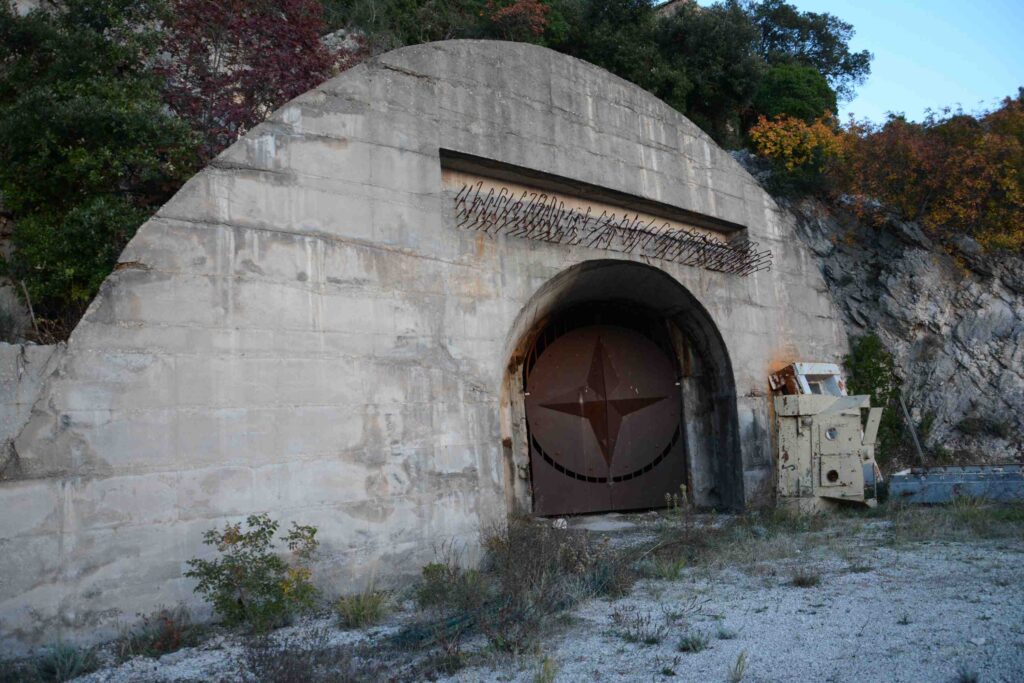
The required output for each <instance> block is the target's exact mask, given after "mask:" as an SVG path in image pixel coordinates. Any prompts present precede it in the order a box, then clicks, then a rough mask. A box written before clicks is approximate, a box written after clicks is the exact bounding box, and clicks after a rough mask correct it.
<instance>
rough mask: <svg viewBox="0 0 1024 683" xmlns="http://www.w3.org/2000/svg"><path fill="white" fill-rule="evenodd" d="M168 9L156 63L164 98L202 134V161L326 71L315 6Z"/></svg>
mask: <svg viewBox="0 0 1024 683" xmlns="http://www.w3.org/2000/svg"><path fill="white" fill-rule="evenodd" d="M171 9H172V12H171V17H170V20H169V22H168V23H167V25H166V26H165V27H164V40H163V44H162V48H163V51H164V54H165V58H164V59H163V60H162V62H161V65H160V72H161V73H162V74H163V75H164V76H165V77H166V79H167V82H166V85H165V91H164V92H165V98H166V101H167V103H168V105H169V106H170V107H171V109H172V110H173V111H174V113H176V114H177V115H178V116H180V117H181V118H183V119H184V120H186V121H188V122H189V123H190V124H191V126H192V127H193V128H194V129H196V130H198V131H202V133H203V135H204V137H205V141H204V144H203V148H202V152H203V158H204V159H210V158H212V157H213V156H215V155H216V154H217V153H218V152H220V151H221V150H222V149H224V148H225V147H227V146H228V145H230V144H231V143H232V142H234V141H235V140H236V139H237V138H238V137H239V136H241V135H242V134H243V133H245V131H246V130H248V129H250V128H252V127H253V126H255V125H256V124H257V123H259V122H260V121H262V120H264V119H265V118H266V117H267V115H268V114H269V113H270V112H271V111H273V110H274V109H276V108H277V107H279V106H281V105H282V104H284V103H285V102H287V101H288V100H290V99H292V98H293V97H296V96H297V95H300V94H302V93H303V92H305V91H307V90H309V89H310V88H312V87H313V86H315V85H317V84H319V83H320V82H321V81H323V80H324V79H326V78H327V77H328V76H329V75H330V73H331V68H332V62H333V60H332V57H331V55H330V53H329V52H328V51H327V49H326V48H325V47H324V46H323V45H322V44H321V42H320V36H321V34H322V33H323V32H324V31H325V26H324V23H323V14H322V8H321V5H320V3H319V2H316V1H315V0H275V1H274V2H270V1H269V0H260V1H258V2H250V1H249V0H224V1H223V2H214V3H211V2H206V0H171Z"/></svg>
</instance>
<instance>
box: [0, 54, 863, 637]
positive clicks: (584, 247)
mask: <svg viewBox="0 0 1024 683" xmlns="http://www.w3.org/2000/svg"><path fill="white" fill-rule="evenodd" d="M446 152H450V153H456V154H457V155H458V156H460V157H461V158H462V159H463V160H465V159H467V158H476V159H483V160H485V161H486V162H487V164H492V165H493V166H494V168H490V167H487V168H479V169H478V170H479V171H480V172H481V175H484V176H486V173H487V172H492V171H494V170H495V169H500V170H502V173H505V174H506V175H505V176H504V177H500V178H495V177H494V176H493V175H492V176H486V177H491V178H492V179H494V180H495V182H498V183H510V182H513V181H514V178H518V177H521V179H522V180H523V182H527V181H530V180H531V179H533V178H534V177H536V176H530V177H527V175H521V174H520V171H523V170H528V171H531V172H536V173H539V174H541V175H542V176H543V177H544V178H546V179H547V180H550V181H552V182H554V181H556V180H557V186H556V188H555V189H557V191H559V192H562V193H565V194H570V195H573V196H576V197H577V198H579V199H580V200H581V201H583V202H585V203H591V204H594V205H595V206H596V205H598V204H600V203H602V202H604V203H608V202H612V203H614V202H619V204H617V205H616V206H618V207H620V208H621V209H622V210H628V211H645V210H646V209H645V208H643V207H648V208H651V207H655V206H656V207H660V208H661V209H665V208H668V209H671V211H669V212H668V213H669V215H667V216H664V217H665V218H666V219H671V220H676V219H674V218H672V216H673V215H676V216H679V217H681V218H680V220H683V219H685V218H686V217H691V218H693V217H695V216H696V217H703V218H706V219H708V221H698V223H705V222H710V223H711V224H713V225H726V224H728V225H731V226H734V227H735V231H734V233H732V234H736V233H739V232H745V235H741V236H745V237H746V238H748V239H750V240H752V241H754V242H757V243H758V244H759V247H758V248H759V249H767V250H771V252H772V254H773V265H772V268H771V270H770V271H761V272H756V273H753V274H750V275H749V277H740V276H739V275H735V274H728V273H722V272H713V271H711V270H706V269H703V268H699V267H696V266H691V265H684V264H681V263H674V262H670V261H662V260H657V259H656V258H655V257H650V258H651V261H652V263H654V264H655V266H656V267H655V266H645V265H642V264H639V262H640V261H641V259H642V258H645V257H643V256H641V255H640V254H638V253H626V252H622V251H620V252H613V251H610V250H608V249H604V248H601V247H600V246H591V245H589V244H582V243H578V244H574V245H568V244H557V243H553V242H545V241H538V240H531V239H525V238H517V237H513V236H500V237H495V236H494V235H491V234H485V233H484V232H481V231H478V230H469V229H461V228H460V227H458V225H457V222H456V221H455V220H453V218H454V211H455V207H454V197H455V191H453V186H452V184H450V183H449V182H448V180H449V179H450V178H451V174H452V172H453V167H451V166H450V165H449V166H446V165H445V164H446V162H450V160H451V159H452V158H453V157H452V156H451V155H450V154H448V155H447V158H446ZM454 170H458V169H454ZM463 170H465V169H463ZM508 173H512V174H513V176H514V178H513V179H512V180H510V179H509V176H508V175H507V174H508ZM594 188H598V189H600V190H602V191H608V193H607V194H606V195H605V194H599V195H594V194H593V193H591V190H593V189H594ZM456 191H457V190H456ZM659 215H660V214H659ZM723 234H724V233H723ZM627 261H628V262H631V263H629V264H626V263H625V262H627ZM575 264H581V265H580V266H579V267H574V265H575ZM587 264H590V265H587ZM602 281H604V282H602ZM610 282H614V283H617V284H616V286H615V287H616V288H617V289H619V290H620V291H619V292H618V294H619V295H621V294H622V293H623V292H625V293H626V294H628V295H629V296H633V297H639V298H641V299H643V301H644V303H645V305H648V306H651V307H656V308H658V309H659V310H660V311H662V314H663V315H664V316H665V317H673V318H675V319H678V320H680V323H679V326H683V327H686V328H687V330H688V333H689V338H690V341H691V346H692V347H693V349H694V350H695V354H694V356H695V357H701V358H708V359H711V361H709V365H713V371H712V372H711V374H710V375H709V379H710V378H712V377H713V378H717V379H716V380H715V381H717V382H718V384H717V386H719V387H720V390H719V393H720V394H721V395H722V398H721V399H720V400H717V399H716V401H715V405H716V406H720V408H718V409H716V410H715V411H709V413H708V414H709V415H711V416H716V417H717V416H724V417H720V419H724V420H726V422H727V425H726V429H725V430H724V433H726V434H728V435H729V437H728V442H727V443H724V444H723V446H722V449H723V451H727V452H728V454H729V455H728V457H730V458H739V459H741V460H742V468H741V470H742V475H740V474H739V473H735V474H734V476H742V485H736V486H733V487H731V490H732V491H733V492H734V495H733V496H732V497H733V498H742V501H741V502H743V503H745V504H747V505H758V504H761V503H763V502H766V501H767V500H769V499H770V495H771V490H772V466H771V440H770V436H769V433H768V424H769V410H768V399H767V396H766V394H767V379H766V376H767V373H768V372H769V371H771V370H772V369H776V368H777V367H778V364H779V363H784V362H785V361H789V360H793V359H795V356H799V357H801V358H805V359H806V358H813V359H815V360H822V361H838V360H839V359H840V358H841V357H842V354H843V352H844V350H845V336H844V333H843V331H842V325H841V323H840V322H839V319H838V316H837V315H836V312H835V309H834V307H833V306H832V303H831V301H830V299H829V298H828V294H827V288H826V286H825V283H824V281H823V279H822V277H821V275H820V273H819V272H818V269H817V265H816V263H815V261H814V259H813V256H812V255H811V254H810V252H808V251H807V249H806V248H805V247H804V246H803V245H802V243H801V242H800V240H799V239H798V238H797V237H796V235H795V233H794V230H793V225H792V223H791V222H790V220H789V219H788V218H786V216H785V214H783V213H782V212H781V211H780V210H779V208H778V207H777V206H776V204H775V203H774V202H773V201H772V199H771V198H770V197H769V196H768V195H767V194H766V193H765V192H764V190H763V189H762V188H761V187H760V186H759V185H758V183H757V182H756V181H755V180H754V179H753V178H751V177H750V176H749V175H748V174H747V173H745V172H744V171H743V169H742V168H741V167H740V166H739V164H737V163H736V162H735V160H733V159H732V157H731V156H730V155H729V154H728V153H727V152H725V151H724V150H722V149H719V148H718V147H717V146H716V145H715V144H714V142H713V141H712V140H711V139H710V138H708V137H707V136H706V135H704V134H703V133H702V132H701V131H700V130H699V129H698V128H697V127H696V126H694V124H693V123H692V122H690V121H688V120H687V119H686V118H685V117H684V116H683V115H681V114H680V113H678V112H676V111H674V110H672V109H671V108H670V107H669V106H668V105H666V104H665V103H663V102H661V101H659V100H657V99H656V98H655V97H654V96H652V95H651V94H649V93H646V92H644V91H643V90H641V89H640V88H638V87H636V86H635V85H632V84H630V83H627V82H626V81H624V80H622V79H620V78H617V77H615V76H613V75H611V74H609V73H608V72H606V71H604V70H602V69H600V68H598V67H596V66H594V65H592V64H587V63H585V62H582V61H580V60H578V59H574V58H572V57H568V56H566V55H562V54H558V53H556V52H554V51H551V50H548V49H546V48H542V47H538V46H534V45H526V44H518V43H508V42H496V41H450V42H441V43H431V44H426V45H417V46H411V47H407V48H402V49H400V50H395V51H394V52H390V53H387V54H383V55H380V56H378V57H375V58H374V59H372V60H369V61H367V62H366V63H364V64H362V65H360V66H358V67H355V68H353V69H350V70H349V71H346V72H345V73H343V74H340V75H339V76H337V77H335V78H333V79H331V80H330V81H327V82H325V83H323V84H321V85H320V86H318V87H316V88H314V89H313V90H311V91H309V92H307V93H305V94H303V95H301V96H300V97H298V98H296V99H294V100H293V101H291V102H289V103H288V104H286V105H285V106H283V107H282V108H281V109H279V110H278V111H277V112H275V113H274V114H273V115H272V116H271V117H270V119H269V120H268V121H266V122H265V123H263V124H260V125H259V126H256V127H255V128H254V129H253V130H251V131H249V132H248V133H247V134H246V135H245V136H244V137H243V138H242V139H240V140H239V141H238V142H236V143H235V144H234V145H232V146H231V147H230V148H229V149H227V150H225V151H224V152H223V153H222V154H221V155H220V156H219V157H218V158H217V159H216V160H214V162H213V163H211V164H210V166H209V167H207V168H206V169H204V170H203V171H202V172H201V173H199V174H197V175H196V176H195V177H193V178H192V179H191V180H189V182H188V183H186V184H185V186H184V187H182V188H181V190H180V191H179V192H178V193H177V194H176V195H175V196H174V197H173V198H172V199H171V200H170V201H169V202H168V203H167V204H166V205H165V206H164V207H162V208H161V209H160V211H159V212H157V214H156V215H155V216H154V217H153V218H152V219H150V220H149V221H147V222H146V223H145V224H144V225H143V226H142V227H141V228H140V229H139V231H138V233H137V234H136V235H135V237H134V238H133V239H132V241H131V243H130V244H129V245H128V246H127V248H126V249H125V251H124V252H123V253H122V255H121V258H120V264H119V266H118V267H117V268H116V269H115V271H114V272H113V273H112V274H111V275H110V276H109V277H108V278H107V280H106V281H105V283H104V285H103V287H102V288H101V291H100V293H99V295H98V296H97V298H96V300H95V301H94V302H93V303H92V304H91V305H90V307H89V310H88V311H87V313H86V315H85V316H84V317H83V319H82V321H81V323H80V324H79V325H78V327H77V328H76V329H75V331H74V333H73V334H72V337H71V339H70V341H69V343H68V345H67V349H66V351H63V352H54V353H53V354H52V357H51V359H50V360H48V361H47V366H46V372H45V373H43V372H41V373H40V376H39V377H37V378H36V379H38V380H39V385H38V386H37V387H36V390H34V393H33V397H34V398H33V399H31V410H30V411H29V410H28V409H26V410H25V411H24V412H26V413H29V414H27V415H26V416H25V419H24V420H21V421H19V422H18V424H17V425H16V426H15V427H13V428H11V429H10V430H9V433H7V434H4V436H5V437H6V438H8V439H9V440H10V441H11V442H12V443H13V446H14V448H13V451H12V452H14V453H15V454H16V458H13V459H10V458H9V461H10V462H13V463H14V466H12V467H8V468H6V469H5V470H4V473H3V476H4V478H3V479H2V480H0V508H2V509H5V510H16V511H18V513H17V514H13V515H10V516H8V517H7V518H5V519H4V520H3V521H4V524H3V531H2V538H0V542H3V543H5V544H6V545H4V546H3V547H4V548H8V549H12V551H11V552H3V553H0V575H3V576H6V577H10V579H11V580H10V581H8V582H7V583H6V584H5V585H4V586H3V588H2V589H0V647H3V648H8V649H10V650H11V651H16V650H18V649H20V648H24V647H27V646H31V645H33V644H40V643H44V642H46V641H48V640H53V639H55V638H57V637H61V638H65V639H68V640H76V639H77V640H91V639H92V640H94V639H97V638H102V637H107V636H114V635H116V633H117V629H118V626H119V623H118V621H119V619H120V617H119V616H118V615H132V614H136V613H140V612H141V613H147V612H150V611H152V610H153V609H155V608H156V607H157V606H159V605H161V604H163V605H167V604H175V603H177V602H179V601H186V602H190V603H192V605H193V606H196V604H197V603H198V598H197V597H196V596H195V595H194V594H193V591H192V589H193V584H192V582H191V581H189V580H187V579H185V578H183V576H182V570H183V569H184V568H185V566H186V565H185V562H186V560H187V559H189V558H191V557H195V556H197V555H199V554H200V553H203V552H205V551H206V549H205V548H204V547H203V545H202V542H201V538H202V532H203V531H204V530H206V529H209V528H211V527H214V526H221V525H222V524H223V523H224V522H226V521H233V520H236V519H241V518H244V517H245V516H246V515H248V514H252V513H257V512H268V513H270V514H272V515H273V516H275V517H276V518H278V519H279V520H280V521H281V522H282V524H284V525H285V526H287V525H288V523H289V522H291V521H298V522H301V523H305V524H313V525H316V526H318V527H319V529H320V536H319V537H320V538H322V539H323V543H324V553H323V554H322V558H323V562H322V563H321V565H320V566H319V567H318V574H317V575H318V579H319V580H320V581H321V582H322V583H323V584H324V585H325V586H326V587H329V588H330V589H331V590H332V591H346V590H356V589H358V588H360V587H361V586H362V585H364V583H365V581H366V580H367V578H368V577H370V576H376V577H377V578H378V579H380V580H382V581H383V580H385V579H387V578H388V577H392V578H394V577H397V576H400V575H401V574H403V573H405V574H409V573H415V572H417V571H418V569H419V567H421V566H422V565H423V564H425V563H426V562H429V561H431V560H432V559H434V552H433V549H434V548H435V547H436V545H437V544H438V542H442V541H448V540H451V539H458V540H459V541H460V542H462V543H464V544H467V545H470V544H474V543H476V544H478V543H479V537H480V530H481V529H484V528H487V527H488V526H489V525H490V524H492V523H493V522H495V521H497V520H499V519H500V518H502V517H503V516H504V515H506V514H507V511H508V507H507V505H506V500H505V498H504V496H505V495H506V493H507V489H509V488H513V489H514V486H511V487H510V486H508V485H507V484H508V482H509V481H512V482H513V483H514V484H515V482H518V481H519V480H518V478H517V476H518V475H517V473H516V472H515V471H514V470H509V471H505V469H506V467H508V466H509V465H511V464H514V463H513V461H512V460H511V459H510V458H508V457H505V458H503V449H505V448H506V446H505V441H506V440H508V441H509V446H508V448H509V449H510V448H511V436H510V435H511V434H512V431H511V429H510V428H508V427H509V426H508V425H505V424H503V422H508V421H509V419H510V418H509V416H508V411H505V410H503V409H502V401H503V396H504V395H505V394H507V392H504V389H503V385H504V384H505V379H504V377H505V374H504V371H505V369H506V368H507V366H508V364H509V359H510V358H512V357H513V356H514V355H515V354H514V351H515V347H516V345H517V344H518V343H519V342H520V340H522V339H524V338H526V337H525V336H524V335H525V334H526V333H527V332H528V331H529V328H530V326H531V325H532V324H534V323H535V322H538V321H539V320H540V319H542V318H543V316H544V315H545V314H546V312H551V311H557V310H558V305H559V304H558V303H557V302H558V301H561V302H562V303H563V304H565V303H568V302H571V301H573V300H574V299H576V298H580V297H582V298H586V297H595V296H610V295H613V294H616V292H611V291H609V288H610V287H611V285H609V283H610ZM677 285H678V286H677ZM680 287H681V288H682V290H681V289H680ZM683 291H685V292H687V293H688V295H686V294H683V293H682V292H683ZM640 292H643V294H642V295H641V294H640ZM708 320H710V321H712V322H713V326H712V325H710V324H708V323H707V321H708ZM684 323H685V324H684ZM509 330H513V332H512V333H511V335H510V336H509V337H508V338H506V334H507V333H509ZM723 349H724V351H723ZM58 356H59V358H58ZM42 375H45V376H42ZM730 378H731V379H730ZM732 387H735V388H734V389H733V388H732ZM503 392H504V393H503ZM9 393H10V394H14V393H16V392H14V391H13V390H12V391H11V392H9ZM712 393H714V392H712ZM729 395H734V398H735V400H734V402H733V405H731V406H727V405H726V404H727V403H728V401H726V400H725V398H724V397H726V396H729ZM21 400H25V399H21ZM737 433H738V436H735V435H736V434H737ZM734 442H735V443H734ZM730 462H732V460H730ZM513 502H514V496H513ZM732 503H733V504H736V503H737V501H732Z"/></svg>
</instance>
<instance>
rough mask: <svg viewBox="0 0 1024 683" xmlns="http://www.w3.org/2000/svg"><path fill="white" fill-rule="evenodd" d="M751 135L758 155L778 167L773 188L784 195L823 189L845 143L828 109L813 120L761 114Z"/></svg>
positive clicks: (841, 154)
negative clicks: (821, 115)
mask: <svg viewBox="0 0 1024 683" xmlns="http://www.w3.org/2000/svg"><path fill="white" fill-rule="evenodd" d="M749 135H750V139H751V142H753V143H754V149H755V151H756V152H757V154H758V155H759V156H761V157H764V158H766V159H769V160H771V162H772V164H773V165H774V166H775V174H774V175H773V176H772V179H771V183H772V185H773V187H772V188H771V189H772V190H773V191H776V192H778V193H781V194H792V193H800V192H808V191H817V190H821V189H823V188H824V186H825V184H826V182H827V180H828V177H829V174H830V172H831V169H832V167H833V166H834V165H835V163H836V162H837V161H838V160H839V159H841V158H842V157H843V153H844V146H845V142H846V138H844V136H843V134H842V132H841V131H840V130H839V128H838V126H837V125H836V121H835V118H834V117H833V116H832V115H831V114H830V113H827V112H826V114H825V116H823V117H821V118H818V119H816V120H814V121H811V122H810V123H808V122H807V121H804V120H803V119H798V118H796V117H793V116H778V117H775V118H774V119H771V120H769V119H767V118H766V117H764V116H761V117H759V118H758V121H757V123H756V124H755V125H754V126H753V127H752V128H751V129H750V132H749Z"/></svg>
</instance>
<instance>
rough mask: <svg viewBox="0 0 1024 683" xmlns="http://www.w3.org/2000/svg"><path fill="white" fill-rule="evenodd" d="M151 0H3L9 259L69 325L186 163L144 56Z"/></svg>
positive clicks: (1, 109) (40, 308)
mask: <svg viewBox="0 0 1024 683" xmlns="http://www.w3.org/2000/svg"><path fill="white" fill-rule="evenodd" d="M162 9H163V5H162V3H160V2H158V1H157V0H150V1H148V2H132V1H130V0H68V1H67V2H62V3H53V4H44V5H42V6H41V8H40V9H37V10H33V11H32V12H29V13H28V14H27V15H25V16H18V15H16V14H15V13H14V12H13V11H12V10H11V9H10V8H9V7H6V6H5V5H0V193H2V194H3V197H4V203H5V205H6V208H7V209H8V210H9V211H11V213H12V214H13V216H14V218H15V222H16V227H15V230H14V234H13V237H12V242H13V246H14V253H13V256H12V257H11V259H10V260H9V261H8V263H7V264H6V265H7V269H8V272H9V274H10V276H11V277H13V278H14V279H16V280H22V281H24V282H25V284H26V287H27V289H28V292H29V295H30V297H31V299H32V304H33V307H34V308H35V311H36V313H37V315H40V316H41V317H44V318H58V319H63V320H65V321H66V322H67V323H68V324H69V325H70V324H72V323H73V322H74V320H75V319H77V317H78V316H79V315H80V314H81V312H82V311H83V310H84V307H85V305H86V304H87V303H88V301H89V299H90V298H91V297H92V296H93V295H94V294H95V292H96V289H97V288H98V286H99V284H100V282H101V281H102V280H103V278H104V277H105V276H106V275H107V274H108V273H109V272H110V269H111V267H112V266H113V264H114V263H115V262H116V259H117V255H118V254H119V253H120V251H121V249H122V248H123V247H124V245H125V243H126V242H127V240H128V239H129V238H130V236H131V235H132V234H133V233H134V231H135V229H136V228H137V227H138V225H139V224H140V223H141V222H142V221H143V220H144V219H145V217H146V216H147V215H148V214H149V213H151V212H152V210H153V208H154V207H156V206H158V205H159V204H160V203H162V202H163V201H164V200H166V199H167V198H168V197H169V196H170V194H171V193H172V192H173V191H174V190H175V189H176V188H177V187H178V185H179V184H180V182H181V181H182V180H183V179H184V178H186V177H188V175H190V174H191V172H192V170H193V165H192V161H193V156H192V151H191V150H192V149H193V143H194V140H193V136H192V135H191V133H190V132H189V130H188V127H187V126H186V125H185V124H184V123H183V122H181V121H178V120H176V119H174V118H173V117H171V116H170V114H168V113H167V111H166V110H165V108H164V106H163V104H162V102H161V100H160V90H159V85H160V83H159V80H158V79H157V78H156V77H155V76H154V74H153V73H152V71H151V70H150V68H149V65H150V64H151V63H152V59H153V57H154V46H155V45H156V38H155V36H156V32H155V24H156V22H157V21H158V20H159V18H160V17H161V16H162V15H161V12H162Z"/></svg>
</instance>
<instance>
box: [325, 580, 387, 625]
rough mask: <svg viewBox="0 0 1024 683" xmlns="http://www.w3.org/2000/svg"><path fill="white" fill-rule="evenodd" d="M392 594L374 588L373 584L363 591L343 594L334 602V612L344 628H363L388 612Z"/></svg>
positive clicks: (377, 620) (374, 622)
mask: <svg viewBox="0 0 1024 683" xmlns="http://www.w3.org/2000/svg"><path fill="white" fill-rule="evenodd" d="M389 599H390V596H389V595H388V594H387V593H386V592H384V591H378V590H374V588H373V584H370V585H369V586H367V588H366V590H364V591H363V592H362V593H357V594H355V595H343V596H342V597H340V598H338V600H337V602H335V603H334V612H335V614H337V615H338V622H339V623H340V624H341V626H342V627H343V628H362V627H363V626H369V625H371V624H376V623H377V622H379V621H380V620H381V619H383V618H384V615H385V614H387V610H388V601H389Z"/></svg>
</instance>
